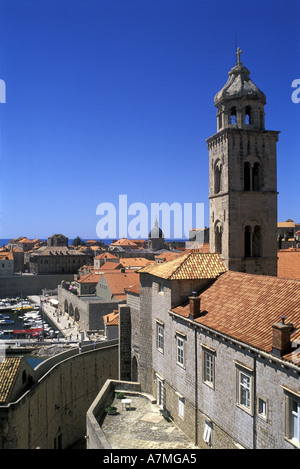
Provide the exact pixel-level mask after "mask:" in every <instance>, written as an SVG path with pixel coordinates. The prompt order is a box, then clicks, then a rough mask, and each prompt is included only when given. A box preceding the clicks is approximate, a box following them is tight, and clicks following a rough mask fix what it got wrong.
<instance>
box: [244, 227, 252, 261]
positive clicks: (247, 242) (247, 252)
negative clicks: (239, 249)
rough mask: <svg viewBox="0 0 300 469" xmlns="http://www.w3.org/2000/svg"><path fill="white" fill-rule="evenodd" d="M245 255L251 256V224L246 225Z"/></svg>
mask: <svg viewBox="0 0 300 469" xmlns="http://www.w3.org/2000/svg"><path fill="white" fill-rule="evenodd" d="M244 236H245V257H251V255H252V252H251V226H249V225H247V226H245V233H244Z"/></svg>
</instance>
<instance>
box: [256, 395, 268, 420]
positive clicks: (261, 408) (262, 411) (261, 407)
mask: <svg viewBox="0 0 300 469" xmlns="http://www.w3.org/2000/svg"><path fill="white" fill-rule="evenodd" d="M257 413H258V415H259V416H260V417H262V418H263V419H266V418H267V402H266V401H265V400H264V399H262V398H261V397H259V398H258V408H257Z"/></svg>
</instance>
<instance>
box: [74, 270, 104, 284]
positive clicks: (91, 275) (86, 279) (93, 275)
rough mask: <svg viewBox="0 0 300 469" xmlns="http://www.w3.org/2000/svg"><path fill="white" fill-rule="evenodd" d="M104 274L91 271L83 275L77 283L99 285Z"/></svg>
mask: <svg viewBox="0 0 300 469" xmlns="http://www.w3.org/2000/svg"><path fill="white" fill-rule="evenodd" d="M101 275H102V272H98V271H91V272H88V273H87V274H84V275H82V276H81V277H80V278H79V279H78V280H76V282H78V283H95V284H97V283H98V282H99V280H100V278H101Z"/></svg>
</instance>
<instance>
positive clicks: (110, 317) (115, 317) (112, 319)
mask: <svg viewBox="0 0 300 469" xmlns="http://www.w3.org/2000/svg"><path fill="white" fill-rule="evenodd" d="M103 321H104V322H105V324H106V325H107V326H118V325H119V311H113V312H112V313H109V314H106V315H105V316H103Z"/></svg>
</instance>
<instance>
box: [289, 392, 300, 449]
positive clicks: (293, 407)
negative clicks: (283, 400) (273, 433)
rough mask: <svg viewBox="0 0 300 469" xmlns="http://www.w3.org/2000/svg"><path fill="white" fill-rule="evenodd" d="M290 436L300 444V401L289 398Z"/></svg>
mask: <svg viewBox="0 0 300 469" xmlns="http://www.w3.org/2000/svg"><path fill="white" fill-rule="evenodd" d="M289 422H290V434H289V438H290V439H291V440H292V441H293V442H294V443H297V445H299V444H300V401H299V400H296V399H293V398H291V397H290V398H289Z"/></svg>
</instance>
